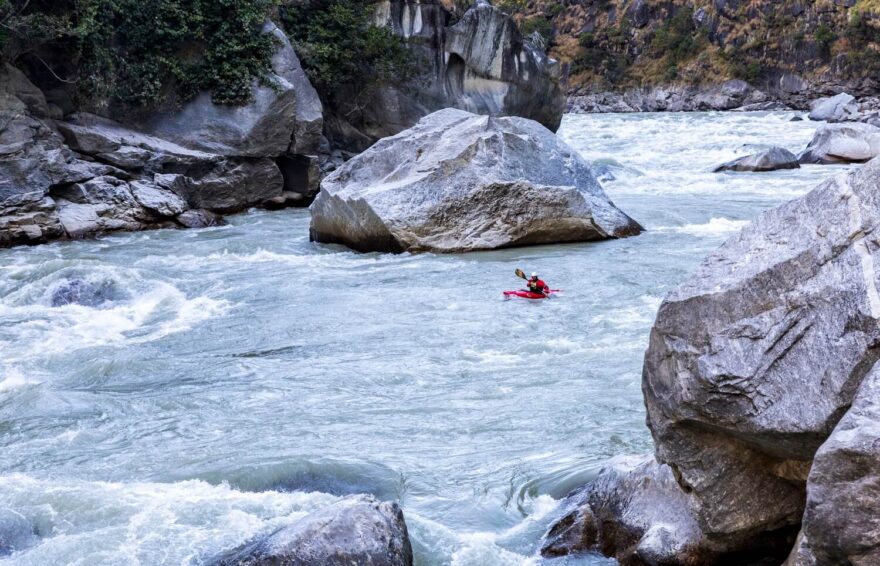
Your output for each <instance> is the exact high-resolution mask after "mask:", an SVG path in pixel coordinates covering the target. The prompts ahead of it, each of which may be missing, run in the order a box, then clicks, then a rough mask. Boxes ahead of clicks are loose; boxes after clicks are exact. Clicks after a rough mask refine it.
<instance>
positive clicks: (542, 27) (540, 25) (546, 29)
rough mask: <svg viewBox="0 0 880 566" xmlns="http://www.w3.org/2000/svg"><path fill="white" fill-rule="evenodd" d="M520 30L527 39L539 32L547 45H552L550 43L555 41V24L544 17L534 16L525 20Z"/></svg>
mask: <svg viewBox="0 0 880 566" xmlns="http://www.w3.org/2000/svg"><path fill="white" fill-rule="evenodd" d="M519 30H520V32H522V34H523V36H525V37H528V36H530V35H532V34H533V33H535V32H538V34H539V35H540V36H541V37H542V38H544V44H545V45H550V41H551V40H552V39H553V22H551V21H550V20H548V19H546V18H544V17H543V16H532V17H531V18H526V19H524V20H523V21H522V22H521V23H520V25H519Z"/></svg>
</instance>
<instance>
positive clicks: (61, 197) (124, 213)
mask: <svg viewBox="0 0 880 566" xmlns="http://www.w3.org/2000/svg"><path fill="white" fill-rule="evenodd" d="M53 196H54V198H55V202H56V206H57V208H58V219H59V220H60V222H61V225H62V226H63V227H64V231H65V232H66V233H67V236H68V237H70V238H87V237H91V236H96V235H100V234H104V233H107V232H113V231H116V230H142V229H144V228H146V227H148V226H149V225H150V224H152V223H153V220H154V217H153V215H152V214H151V213H150V212H149V211H148V210H146V209H145V208H144V207H142V206H141V205H140V203H139V202H138V201H137V200H136V199H135V198H134V195H132V192H131V187H130V185H129V184H128V183H127V182H125V181H123V180H121V179H117V178H115V177H96V178H94V179H90V180H88V181H86V182H84V183H75V184H73V185H66V186H63V187H60V188H58V189H56V190H55V191H54V193H53Z"/></svg>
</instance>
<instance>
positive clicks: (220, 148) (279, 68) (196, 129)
mask: <svg viewBox="0 0 880 566" xmlns="http://www.w3.org/2000/svg"><path fill="white" fill-rule="evenodd" d="M263 32H264V33H267V34H270V35H272V36H273V37H274V38H275V40H276V42H277V44H278V50H277V51H276V53H275V56H274V57H273V59H272V71H273V74H272V75H271V76H270V77H269V79H268V82H269V84H265V85H264V84H259V83H257V82H255V83H254V85H253V87H252V93H253V100H252V101H251V102H250V103H249V104H246V105H243V106H228V105H222V104H215V103H214V102H212V101H211V93H209V92H203V93H201V94H200V95H199V96H197V97H196V98H195V99H194V100H192V101H191V102H188V103H186V104H184V105H183V107H182V108H179V109H173V110H169V111H165V112H158V113H155V114H153V115H151V116H149V117H148V118H146V119H144V120H141V121H140V122H139V123H137V124H136V125H137V126H138V127H139V128H142V129H143V130H144V131H146V132H148V133H151V134H153V135H155V136H157V137H161V138H164V139H167V140H171V141H174V142H177V143H179V144H181V145H184V146H187V147H191V148H195V149H200V150H203V151H206V152H209V153H214V154H217V155H222V156H227V157H277V156H279V155H282V154H285V153H287V152H288V151H289V150H290V151H291V152H292V153H313V152H314V151H315V150H316V149H317V147H318V144H319V141H320V138H321V128H322V126H323V116H322V107H321V101H320V99H319V98H318V94H317V92H315V89H314V88H313V87H312V85H311V83H310V82H309V80H308V78H307V77H306V75H305V72H304V71H303V69H302V66H301V65H300V62H299V59H298V58H297V56H296V53H295V52H294V50H293V47H292V46H291V45H290V41H289V40H288V39H287V35H286V34H285V33H284V32H283V31H281V30H280V29H278V27H277V26H275V24H273V23H271V22H267V23H266V25H265V26H264V29H263Z"/></svg>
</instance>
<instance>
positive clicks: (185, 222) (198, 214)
mask: <svg viewBox="0 0 880 566" xmlns="http://www.w3.org/2000/svg"><path fill="white" fill-rule="evenodd" d="M177 221H178V222H179V223H180V224H181V225H182V226H184V227H185V228H208V227H210V226H223V225H224V224H226V221H225V220H223V217H222V216H220V215H219V214H214V213H213V212H211V211H209V210H203V209H195V210H187V211H186V212H183V213H182V214H178V215H177Z"/></svg>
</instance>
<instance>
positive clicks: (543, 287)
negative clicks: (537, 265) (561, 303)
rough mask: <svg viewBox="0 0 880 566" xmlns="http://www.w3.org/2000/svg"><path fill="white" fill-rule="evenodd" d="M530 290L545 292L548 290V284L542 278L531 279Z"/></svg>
mask: <svg viewBox="0 0 880 566" xmlns="http://www.w3.org/2000/svg"><path fill="white" fill-rule="evenodd" d="M529 291H531V292H532V293H541V294H545V293H546V292H547V284H546V283H544V282H543V281H541V280H540V279H538V280H535V279H529Z"/></svg>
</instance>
